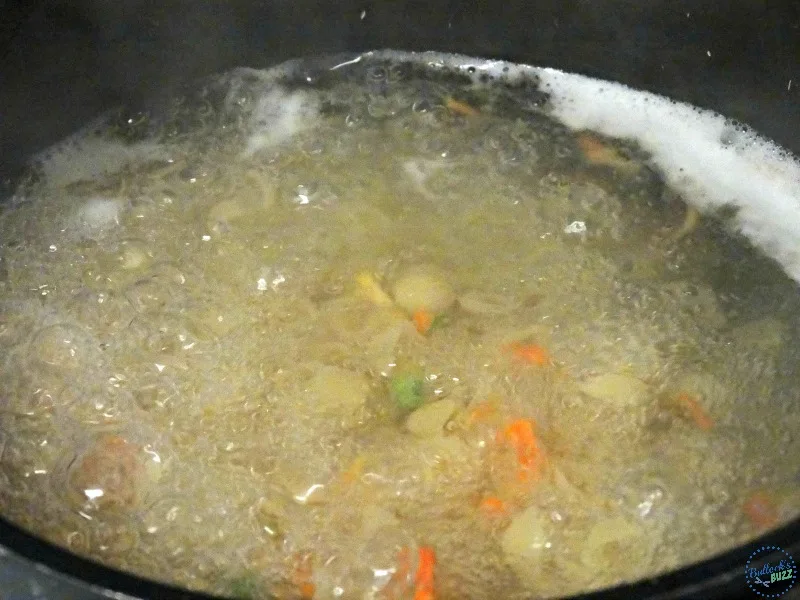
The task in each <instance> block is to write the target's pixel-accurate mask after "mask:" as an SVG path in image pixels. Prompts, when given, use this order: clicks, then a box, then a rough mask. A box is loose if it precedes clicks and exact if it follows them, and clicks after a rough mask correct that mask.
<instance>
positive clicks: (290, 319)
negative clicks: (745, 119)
mask: <svg viewBox="0 0 800 600" xmlns="http://www.w3.org/2000/svg"><path fill="white" fill-rule="evenodd" d="M587 130H590V131H591V132H592V133H588V132H587ZM603 136H607V137H603ZM798 173H800V168H799V167H798V165H797V163H796V162H793V160H792V157H791V156H788V155H787V154H786V153H784V152H782V151H781V150H780V149H779V148H776V147H774V146H772V145H770V144H769V143H767V142H765V141H764V140H761V139H759V138H758V137H757V136H755V135H754V134H753V133H752V132H750V131H748V130H746V129H745V128H743V127H741V126H738V125H734V124H731V123H729V122H727V121H725V120H724V119H723V118H721V117H719V116H716V115H713V114H709V113H705V112H703V111H700V110H698V109H695V108H692V107H688V106H684V105H678V104H675V103H672V102H669V101H667V100H665V99H662V98H657V97H655V96H652V95H647V94H643V93H640V92H635V91H632V90H628V89H626V88H623V87H622V86H619V85H616V84H611V83H607V82H599V81H595V80H589V79H585V78H582V77H579V76H576V75H568V74H564V73H560V72H557V71H553V70H548V69H536V68H530V67H519V66H515V65H508V64H505V63H496V62H490V63H487V62H482V61H476V60H472V59H466V58H461V57H453V56H443V55H433V54H425V55H406V54H398V53H371V54H366V55H362V56H358V57H351V58H349V59H348V60H345V59H340V60H333V59H321V60H315V61H298V62H293V63H289V64H287V65H283V66H281V67H278V68H276V69H273V70H270V71H252V70H244V69H243V70H237V71H233V72H231V73H228V74H225V75H222V76H220V77H217V78H214V79H211V80H209V81H207V82H205V83H204V84H203V85H202V86H200V87H199V88H197V89H194V90H191V91H189V92H187V94H186V96H185V97H182V98H179V99H176V100H175V101H174V103H172V104H170V105H169V106H167V107H164V108H163V110H162V111H160V112H158V113H155V112H154V113H146V114H145V113H136V112H126V111H120V112H117V113H114V114H112V115H108V116H105V117H103V118H102V119H100V120H98V122H97V123H95V124H93V125H92V126H90V127H89V128H87V129H85V130H83V131H81V132H80V133H78V134H76V135H75V136H73V137H72V138H71V139H69V140H66V141H65V142H63V143H62V144H60V145H58V146H56V147H54V148H52V149H51V150H49V151H47V152H46V153H44V154H42V155H41V156H39V157H38V158H37V160H36V161H35V163H34V165H33V166H32V169H31V172H30V174H29V177H28V179H27V180H26V181H24V182H22V183H21V184H20V186H19V188H18V190H17V192H16V194H15V196H14V197H13V198H11V199H10V201H9V202H8V203H7V204H6V207H5V210H4V212H3V213H2V215H0V231H2V238H1V239H2V244H3V245H2V262H0V265H2V284H1V285H2V288H3V291H2V299H1V300H0V306H1V307H2V313H1V314H2V319H1V320H0V347H2V371H1V372H0V381H2V389H3V390H4V393H3V396H2V403H1V404H0V407H1V409H2V412H1V413H0V427H1V428H2V429H0V432H1V433H2V440H3V444H2V448H3V452H2V461H1V462H0V477H2V486H0V508H1V509H2V513H3V514H4V515H5V516H6V517H8V518H10V519H12V520H14V521H16V522H18V523H20V524H22V525H24V526H25V527H28V528H29V529H31V530H32V531H34V532H35V533H37V534H39V535H41V536H43V537H45V538H47V539H49V540H52V541H53V542H55V543H57V544H61V545H64V546H66V547H68V548H70V549H71V550H73V551H74V552H77V553H80V554H84V555H87V556H90V557H93V558H95V559H97V560H100V561H102V562H105V563H108V564H111V565H114V566H117V567H120V568H123V569H126V570H130V571H133V572H135V573H139V574H142V575H145V576H148V577H154V578H157V579H159V580H164V581H170V582H174V583H177V584H180V585H184V586H187V587H190V588H194V589H201V590H206V591H210V592H214V593H219V594H225V595H234V596H240V597H253V598H257V597H266V596H267V595H268V594H276V595H278V596H280V597H289V598H292V597H311V596H313V597H314V598H339V597H342V598H406V597H412V596H413V595H414V593H415V589H414V588H415V586H417V588H418V589H417V590H416V591H417V592H420V589H419V586H420V585H421V584H420V582H419V580H420V579H424V577H423V576H421V575H419V574H418V573H417V574H416V575H415V571H419V572H421V571H423V570H425V566H424V565H419V564H417V563H418V560H417V559H418V557H423V556H424V551H423V552H421V551H420V549H430V550H431V551H433V552H434V553H435V557H436V564H435V568H434V584H435V589H436V595H437V597H438V598H488V597H497V596H498V594H499V595H501V596H502V597H507V598H523V597H552V596H558V595H565V594H569V593H575V592H580V591H585V590H587V589H594V588H598V587H603V586H608V585H613V584H616V583H619V582H621V581H629V580H634V579H638V578H641V577H645V576H648V575H652V574H655V573H658V572H662V571H665V570H668V569H672V568H674V567H676V566H678V565H681V564H685V563H688V562H692V561H696V560H699V559H702V558H705V557H708V556H710V555H712V554H714V553H718V552H721V551H724V550H726V549H728V548H730V547H732V546H734V545H737V544H740V543H743V542H745V541H748V540H750V539H753V538H754V537H755V536H756V535H757V534H758V533H760V532H762V531H764V530H765V529H768V528H771V527H774V526H777V525H778V524H780V523H782V522H785V521H787V520H789V519H791V518H793V517H795V516H796V514H797V510H798V498H799V497H798V487H797V477H798V472H797V464H796V459H795V458H793V457H796V456H798V455H800V442H798V440H797V437H796V435H795V433H794V432H795V431H797V430H798V425H800V423H798V421H800V417H799V415H800V411H799V410H798V396H797V393H796V392H795V389H796V388H797V381H798V373H797V367H796V364H797V360H796V354H795V350H794V349H795V348H796V347H797V342H798V340H797V337H798V334H797V331H798V330H797V324H798V314H800V310H799V309H800V307H798V301H797V297H796V296H797V294H796V287H795V283H794V282H793V281H792V280H791V279H790V278H789V277H787V276H786V275H785V274H784V273H783V272H782V271H781V268H780V267H783V270H784V271H785V272H786V273H788V274H789V275H790V276H792V277H798V276H800V258H798V255H797V252H796V248H797V247H798V239H797V238H798V235H800V231H799V230H798V229H797V225H796V223H800V218H798V217H800V215H798V212H800V208H798V204H797V197H796V195H795V194H796V190H797V189H798V183H799V181H798V179H800V175H798ZM687 202H688V203H689V204H687ZM691 206H694V207H696V208H697V209H700V211H701V212H702V213H703V214H702V215H699V213H697V212H696V211H695V209H694V208H690V207H691ZM742 234H744V235H742ZM765 254H766V255H765ZM767 255H768V256H767ZM779 265H780V267H779ZM526 428H527V429H526ZM526 432H527V433H526ZM528 434H531V435H532V437H531V438H530V439H528V438H526V437H525V436H526V435H528ZM523 438H525V439H523ZM526 444H527V445H526ZM531 457H533V458H531ZM420 560H422V561H423V562H424V559H420ZM415 580H416V583H415Z"/></svg>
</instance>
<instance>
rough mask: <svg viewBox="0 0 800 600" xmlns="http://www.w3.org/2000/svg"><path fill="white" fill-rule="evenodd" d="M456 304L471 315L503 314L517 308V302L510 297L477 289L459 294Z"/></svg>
mask: <svg viewBox="0 0 800 600" xmlns="http://www.w3.org/2000/svg"><path fill="white" fill-rule="evenodd" d="M458 305H459V306H460V307H461V308H463V309H464V310H465V311H466V312H468V313H471V314H473V315H505V314H508V313H510V312H512V311H513V310H515V309H517V308H519V302H516V301H515V300H513V299H512V298H508V297H506V296H502V295H500V294H491V293H488V292H481V291H478V290H471V291H469V292H465V293H464V294H462V295H461V296H459V297H458Z"/></svg>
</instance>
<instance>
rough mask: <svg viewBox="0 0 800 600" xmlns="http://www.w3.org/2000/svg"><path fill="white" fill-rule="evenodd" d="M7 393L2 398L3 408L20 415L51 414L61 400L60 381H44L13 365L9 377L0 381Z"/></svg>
mask: <svg viewBox="0 0 800 600" xmlns="http://www.w3.org/2000/svg"><path fill="white" fill-rule="evenodd" d="M0 385H2V386H3V388H4V390H5V392H6V394H5V395H4V397H3V398H2V400H0V406H2V408H3V410H5V411H8V412H10V413H12V414H15V415H18V416H26V417H41V416H46V415H51V414H52V413H53V410H54V408H55V406H56V404H57V403H58V401H59V396H58V393H57V391H58V389H59V388H60V387H61V383H60V382H56V381H42V380H40V379H38V378H37V377H36V376H35V375H33V374H31V373H29V372H23V371H22V370H20V369H19V368H18V367H16V368H14V367H12V368H11V370H10V373H9V375H8V376H7V377H4V378H3V379H2V380H1V381H0Z"/></svg>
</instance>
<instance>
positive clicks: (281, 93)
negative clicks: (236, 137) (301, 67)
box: [228, 63, 319, 156]
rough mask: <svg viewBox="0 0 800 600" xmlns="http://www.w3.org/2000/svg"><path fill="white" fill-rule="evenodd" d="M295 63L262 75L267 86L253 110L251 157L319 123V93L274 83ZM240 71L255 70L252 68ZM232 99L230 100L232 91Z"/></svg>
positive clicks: (250, 138) (249, 142)
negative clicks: (290, 88)
mask: <svg viewBox="0 0 800 600" xmlns="http://www.w3.org/2000/svg"><path fill="white" fill-rule="evenodd" d="M291 64H292V63H287V64H284V65H281V66H279V67H277V68H276V69H274V70H271V71H268V72H266V74H265V76H264V77H262V84H263V85H264V88H263V90H262V92H261V94H260V95H259V96H258V98H257V99H256V103H255V106H254V108H253V110H252V112H251V113H250V122H249V131H250V133H249V136H248V138H247V142H246V149H245V154H246V155H248V156H250V155H252V154H254V153H256V152H258V151H260V150H266V149H269V148H273V147H276V146H279V145H281V144H283V143H285V142H287V141H289V140H290V139H291V138H292V137H294V136H295V135H297V134H298V133H300V132H302V131H305V130H307V129H310V128H311V127H313V126H314V125H315V124H316V123H317V117H318V116H319V97H318V96H316V95H315V94H313V93H310V92H305V91H302V90H299V91H288V90H286V89H282V88H281V87H280V86H275V85H274V78H275V76H276V74H277V73H279V72H284V71H285V70H286V69H287V68H288V67H289V66H290V65H291ZM240 72H241V73H252V72H251V71H250V70H241V71H240ZM236 87H237V86H236V85H235V84H234V88H236ZM228 98H229V100H230V98H231V94H229V95H228Z"/></svg>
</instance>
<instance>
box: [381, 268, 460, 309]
mask: <svg viewBox="0 0 800 600" xmlns="http://www.w3.org/2000/svg"><path fill="white" fill-rule="evenodd" d="M393 291H394V300H395V302H396V303H397V305H398V306H399V307H400V308H402V309H403V310H405V311H407V312H408V313H409V314H414V313H415V312H417V311H419V310H424V311H427V312H430V313H433V314H436V313H441V312H444V311H446V310H447V309H448V308H450V307H451V306H452V305H453V303H454V302H455V301H456V296H455V293H454V292H453V289H452V288H451V287H450V284H448V283H447V282H446V281H445V280H444V279H443V277H442V276H441V275H440V274H439V273H438V272H436V270H434V269H431V268H426V267H417V268H414V269H411V270H409V271H407V272H406V273H405V274H404V275H403V276H401V277H400V278H399V279H398V280H397V281H396V282H395V284H394V288H393Z"/></svg>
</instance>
